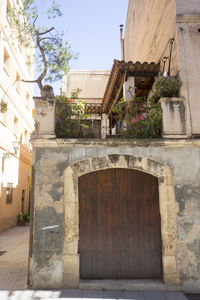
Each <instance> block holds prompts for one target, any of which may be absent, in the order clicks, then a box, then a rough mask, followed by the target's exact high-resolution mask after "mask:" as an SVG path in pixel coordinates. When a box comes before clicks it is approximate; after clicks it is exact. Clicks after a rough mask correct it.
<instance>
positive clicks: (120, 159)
mask: <svg viewBox="0 0 200 300" xmlns="http://www.w3.org/2000/svg"><path fill="white" fill-rule="evenodd" d="M32 143H33V153H34V155H33V169H34V180H33V181H34V182H33V183H34V184H33V198H34V199H33V200H34V214H33V215H34V218H33V237H32V243H31V244H32V247H31V257H30V274H29V283H30V285H31V286H32V287H34V288H48V287H49V288H60V287H78V285H79V255H78V239H79V216H78V177H79V176H81V175H83V174H86V173H89V172H92V171H95V170H101V169H107V168H115V167H116V168H119V167H123V168H132V169H137V170H140V171H143V172H147V173H149V174H152V175H154V176H156V177H157V178H158V180H159V201H160V213H161V233H162V245H163V254H162V263H163V280H164V283H165V287H166V290H167V289H168V290H169V289H170V290H173V289H176V290H177V289H178V290H191V291H194V290H196V291H200V288H199V287H200V257H199V253H200V248H199V247H200V222H199V220H200V187H199V182H200V160H199V157H200V140H184V139H183V140H179V141H178V140H167V141H164V140H157V141H156V140H155V141H153V140H151V141H147V140H137V141H119V140H106V141H105V140H104V141H102V140H101V141H99V140H84V141H81V140H77V141H75V140H59V139H34V140H33V141H32Z"/></svg>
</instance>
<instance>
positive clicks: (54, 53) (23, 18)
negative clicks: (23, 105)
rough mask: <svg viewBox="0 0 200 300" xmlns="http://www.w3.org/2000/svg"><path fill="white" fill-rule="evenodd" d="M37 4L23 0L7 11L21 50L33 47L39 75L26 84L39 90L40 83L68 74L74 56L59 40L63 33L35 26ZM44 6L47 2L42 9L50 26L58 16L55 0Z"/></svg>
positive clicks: (35, 0)
mask: <svg viewBox="0 0 200 300" xmlns="http://www.w3.org/2000/svg"><path fill="white" fill-rule="evenodd" d="M37 1H38V0H23V1H22V2H23V5H21V4H20V1H18V2H17V4H18V7H17V9H16V8H10V9H9V19H10V23H11V26H12V28H15V33H17V39H18V41H19V42H20V43H21V44H22V45H23V46H24V47H25V48H31V47H33V43H34V47H35V49H36V64H37V67H38V71H39V76H38V78H37V79H35V80H34V81H29V82H35V83H37V84H38V86H39V88H40V91H41V90H42V87H43V83H42V81H43V80H45V81H46V82H50V83H51V82H53V81H56V80H59V79H61V77H62V76H63V73H64V74H66V73H67V72H68V70H69V61H70V60H71V59H72V58H73V57H75V55H74V54H73V53H72V51H71V47H70V45H69V44H68V42H66V41H63V34H62V33H59V32H57V30H56V29H55V28H54V26H49V27H41V26H39V25H38V19H39V12H38V7H37ZM40 1H43V0H40ZM46 3H51V5H50V7H48V8H47V10H46V13H47V15H48V19H49V24H51V21H53V20H54V19H55V18H56V17H60V16H61V15H62V13H61V11H60V7H59V5H58V4H57V3H56V0H49V1H48V2H45V4H46ZM24 81H25V80H24Z"/></svg>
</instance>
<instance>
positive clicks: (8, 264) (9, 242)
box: [0, 226, 200, 300]
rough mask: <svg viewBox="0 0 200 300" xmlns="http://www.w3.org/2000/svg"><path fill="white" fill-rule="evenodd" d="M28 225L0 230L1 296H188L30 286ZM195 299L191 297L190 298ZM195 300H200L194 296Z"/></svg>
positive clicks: (13, 299) (154, 299)
mask: <svg viewBox="0 0 200 300" xmlns="http://www.w3.org/2000/svg"><path fill="white" fill-rule="evenodd" d="M28 238H29V227H28V226H25V227H21V226H17V227H15V228H12V229H10V230H7V231H5V232H3V233H1V234H0V254H1V253H2V252H1V251H5V253H2V255H0V300H29V299H35V300H40V299H41V300H47V299H54V300H56V299H70V298H71V299H73V300H75V299H133V300H187V299H188V298H187V297H186V296H185V295H184V294H183V293H179V292H152V291H151V292H148V291H147V292H135V291H126V290H123V291H108V290H83V289H79V290H69V289H68V290H66V289H63V290H41V291H40V290H31V289H27V285H26V282H27V270H28V242H29V240H28ZM191 299H192V298H191ZM194 299H195V300H200V297H199V299H198V298H194Z"/></svg>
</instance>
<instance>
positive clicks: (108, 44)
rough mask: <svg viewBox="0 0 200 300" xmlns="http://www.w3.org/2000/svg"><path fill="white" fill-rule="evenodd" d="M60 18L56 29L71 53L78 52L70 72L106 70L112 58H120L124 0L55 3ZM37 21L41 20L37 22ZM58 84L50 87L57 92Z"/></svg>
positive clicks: (41, 7) (42, 6)
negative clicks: (120, 30)
mask: <svg viewBox="0 0 200 300" xmlns="http://www.w3.org/2000/svg"><path fill="white" fill-rule="evenodd" d="M46 1H49V0H39V1H38V3H39V11H40V13H43V16H42V22H43V23H46V21H45V19H46V16H45V14H44V12H45V2H46ZM57 2H58V3H59V4H60V6H61V10H62V13H63V16H62V17H61V18H57V19H56V28H57V29H58V30H59V31H63V32H64V38H65V39H66V40H67V41H68V42H69V44H70V45H71V47H72V50H73V51H74V52H75V53H77V52H78V53H79V56H78V59H77V60H74V61H71V63H70V68H71V70H109V69H111V67H112V64H113V60H114V59H120V34H119V25H120V24H124V25H125V20H126V14H127V8H128V0H57ZM40 22H41V21H40ZM58 85H59V84H58V83H57V84H56V85H54V88H55V89H56V92H58V91H57V89H58Z"/></svg>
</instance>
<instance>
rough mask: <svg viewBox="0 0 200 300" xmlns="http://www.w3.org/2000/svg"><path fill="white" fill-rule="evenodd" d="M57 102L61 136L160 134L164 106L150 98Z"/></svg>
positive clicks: (59, 134) (136, 135)
mask: <svg viewBox="0 0 200 300" xmlns="http://www.w3.org/2000/svg"><path fill="white" fill-rule="evenodd" d="M103 109H104V110H102V105H101V104H100V103H81V105H79V103H78V102H77V103H59V102H58V103H57V104H56V116H57V117H56V135H57V137H58V138H134V139H137V138H160V137H161V118H162V113H161V108H160V105H159V104H153V105H152V104H149V103H147V102H131V103H130V102H129V103H126V102H120V103H118V104H117V105H115V106H114V107H111V106H106V107H105V106H104V108H103Z"/></svg>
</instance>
